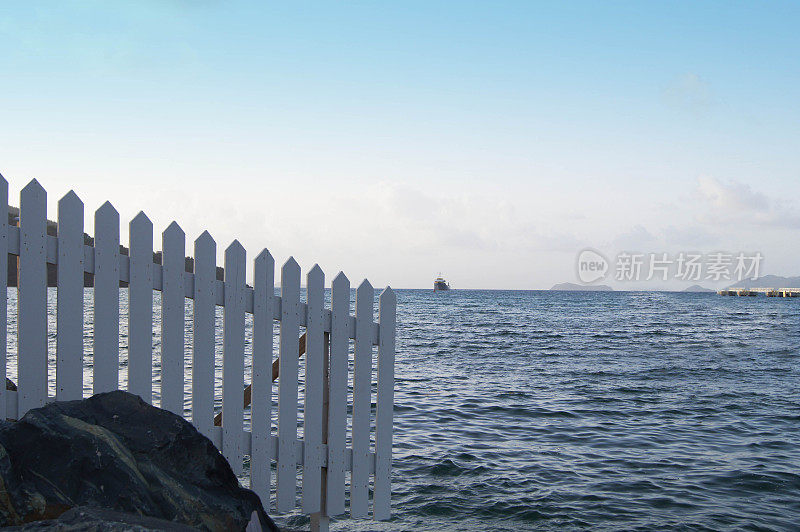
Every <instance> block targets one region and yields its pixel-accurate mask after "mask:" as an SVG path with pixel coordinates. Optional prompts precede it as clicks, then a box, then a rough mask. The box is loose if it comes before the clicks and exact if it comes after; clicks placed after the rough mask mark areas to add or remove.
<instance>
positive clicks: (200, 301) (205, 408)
mask: <svg viewBox="0 0 800 532" xmlns="http://www.w3.org/2000/svg"><path fill="white" fill-rule="evenodd" d="M216 278H217V243H216V242H214V239H213V238H212V237H211V235H210V234H209V233H208V231H204V232H203V234H202V235H200V236H199V237H198V238H197V240H195V241H194V323H193V332H192V335H193V340H192V423H194V426H195V427H197V430H199V431H200V432H201V433H202V434H204V435H206V436H207V437H209V438H211V434H212V430H213V427H214V354H215V349H214V342H215V334H214V328H215V321H216V300H217V298H216V293H215V290H216Z"/></svg>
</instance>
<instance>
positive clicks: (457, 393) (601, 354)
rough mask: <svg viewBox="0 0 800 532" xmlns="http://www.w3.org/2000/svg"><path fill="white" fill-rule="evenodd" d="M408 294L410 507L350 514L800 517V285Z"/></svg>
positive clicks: (750, 522) (400, 433) (397, 487)
mask: <svg viewBox="0 0 800 532" xmlns="http://www.w3.org/2000/svg"><path fill="white" fill-rule="evenodd" d="M399 304H400V311H399V322H400V323H399V331H398V334H399V338H398V342H397V345H398V354H397V389H396V402H397V407H396V418H395V420H396V425H395V426H396V429H395V435H396V436H395V442H396V445H395V462H394V464H395V475H394V492H393V501H394V511H395V516H396V517H395V519H394V521H392V522H390V523H387V524H386V525H385V526H380V525H376V524H375V523H369V522H360V523H359V522H354V521H343V522H342V523H341V526H343V527H344V528H346V529H354V528H365V529H373V528H381V529H391V530H537V529H546V530H555V529H559V530H560V529H586V528H592V529H609V530H631V529H639V530H651V529H661V530H704V529H709V530H729V529H742V530H767V529H774V530H791V529H794V530H798V529H800V371H799V370H798V362H799V361H800V299H777V298H766V297H758V298H738V297H736V298H734V297H722V296H718V295H716V294H681V293H652V292H649V293H564V292H519V291H466V290H457V291H451V292H449V293H436V294H434V293H433V292H432V291H427V290H426V291H400V292H399ZM354 525H355V526H354Z"/></svg>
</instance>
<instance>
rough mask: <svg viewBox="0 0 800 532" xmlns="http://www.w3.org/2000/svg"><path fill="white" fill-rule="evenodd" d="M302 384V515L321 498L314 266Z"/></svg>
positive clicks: (318, 303) (320, 351) (319, 277)
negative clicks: (303, 396) (303, 395)
mask: <svg viewBox="0 0 800 532" xmlns="http://www.w3.org/2000/svg"><path fill="white" fill-rule="evenodd" d="M306 293H307V296H306V300H307V304H306V305H307V306H306V308H307V311H306V382H305V390H306V391H305V403H304V407H303V442H304V447H303V449H304V455H303V512H304V513H307V514H311V513H315V512H319V511H320V500H321V495H322V485H321V482H322V479H321V476H320V475H321V473H322V471H321V468H322V396H323V389H322V387H323V385H324V381H323V363H324V359H323V357H324V348H325V323H324V322H323V321H322V320H323V318H324V316H325V274H324V273H323V272H322V269H321V268H320V267H319V265H316V264H315V265H314V267H313V268H311V270H309V272H308V274H307V275H306Z"/></svg>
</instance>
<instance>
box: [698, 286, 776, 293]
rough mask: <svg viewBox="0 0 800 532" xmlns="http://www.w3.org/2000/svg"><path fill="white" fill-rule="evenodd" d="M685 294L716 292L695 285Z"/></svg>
mask: <svg viewBox="0 0 800 532" xmlns="http://www.w3.org/2000/svg"><path fill="white" fill-rule="evenodd" d="M787 288H788V287H787ZM683 292H714V290H712V289H710V288H704V287H702V286H700V285H699V284H693V285H692V286H690V287H689V288H684V289H683Z"/></svg>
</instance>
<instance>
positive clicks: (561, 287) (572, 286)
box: [550, 283, 614, 292]
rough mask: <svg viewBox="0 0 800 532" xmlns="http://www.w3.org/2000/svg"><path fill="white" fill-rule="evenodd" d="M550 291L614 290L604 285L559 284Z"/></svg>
mask: <svg viewBox="0 0 800 532" xmlns="http://www.w3.org/2000/svg"><path fill="white" fill-rule="evenodd" d="M550 290H564V291H574V292H613V291H614V289H613V288H611V287H610V286H608V285H605V284H596V285H585V284H575V283H559V284H557V285H555V286H553V288H551V289H550Z"/></svg>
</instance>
